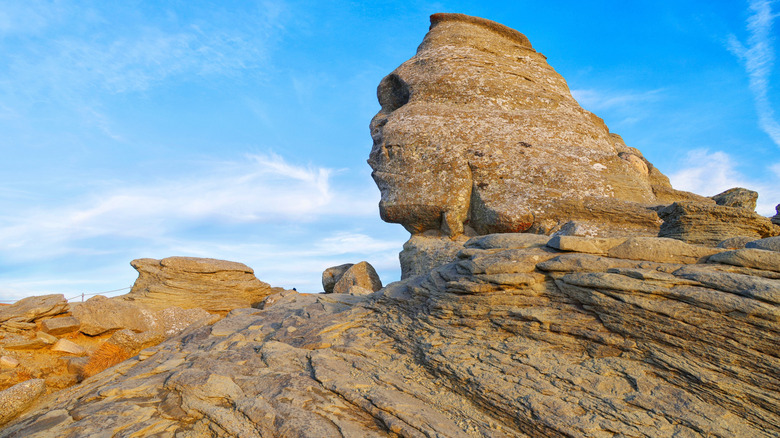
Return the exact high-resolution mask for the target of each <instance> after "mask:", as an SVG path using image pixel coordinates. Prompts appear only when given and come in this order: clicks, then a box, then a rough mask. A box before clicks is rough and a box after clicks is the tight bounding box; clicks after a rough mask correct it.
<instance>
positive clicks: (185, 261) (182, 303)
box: [123, 257, 281, 312]
mask: <svg viewBox="0 0 780 438" xmlns="http://www.w3.org/2000/svg"><path fill="white" fill-rule="evenodd" d="M130 264H131V265H132V266H133V267H134V268H135V269H136V270H137V271H138V279H137V280H136V281H135V284H134V285H133V289H132V290H131V291H130V293H128V294H127V295H124V296H123V298H124V299H125V300H128V301H134V302H137V303H143V304H144V305H145V306H147V307H149V308H153V309H164V308H168V307H171V306H177V307H181V308H183V309H190V308H200V309H204V310H206V311H209V312H229V311H230V310H233V309H238V308H242V307H252V306H253V305H255V304H258V303H260V302H261V301H263V299H264V298H265V297H267V296H268V295H271V294H273V293H277V292H279V291H280V290H281V289H274V288H272V287H271V286H270V285H268V283H264V282H262V281H260V280H258V279H257V278H256V277H255V275H254V271H253V270H252V268H250V267H248V266H246V265H244V264H243V263H237V262H229V261H225V260H216V259H206V258H195V257H168V258H165V259H162V260H155V259H138V260H133V261H132V262H131V263H130Z"/></svg>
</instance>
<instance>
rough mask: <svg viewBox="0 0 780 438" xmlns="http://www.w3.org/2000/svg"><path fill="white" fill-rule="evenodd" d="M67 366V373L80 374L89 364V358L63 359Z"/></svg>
mask: <svg viewBox="0 0 780 438" xmlns="http://www.w3.org/2000/svg"><path fill="white" fill-rule="evenodd" d="M63 360H65V362H67V364H68V372H69V373H71V374H77V375H78V374H81V373H82V372H83V371H84V366H86V365H87V363H88V362H89V357H84V356H82V357H67V358H63Z"/></svg>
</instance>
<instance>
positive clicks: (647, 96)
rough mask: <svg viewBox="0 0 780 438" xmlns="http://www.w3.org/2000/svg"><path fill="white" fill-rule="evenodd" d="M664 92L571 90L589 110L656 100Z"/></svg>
mask: <svg viewBox="0 0 780 438" xmlns="http://www.w3.org/2000/svg"><path fill="white" fill-rule="evenodd" d="M663 92H664V90H663V89H657V90H649V91H639V92H637V91H613V90H610V91H605V90H594V89H578V90H571V94H572V96H574V99H576V100H577V102H579V104H580V105H581V106H582V107H583V108H585V109H587V110H588V111H603V110H608V109H624V108H631V107H634V106H635V105H637V104H641V103H647V102H655V101H657V100H659V99H660V98H661V97H662V96H663Z"/></svg>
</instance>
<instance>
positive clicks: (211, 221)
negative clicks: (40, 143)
mask: <svg viewBox="0 0 780 438" xmlns="http://www.w3.org/2000/svg"><path fill="white" fill-rule="evenodd" d="M195 173H196V174H197V176H189V177H184V176H177V177H175V178H174V177H171V178H170V179H167V180H162V181H157V182H154V183H146V184H137V183H133V182H130V181H125V182H122V183H121V185H119V184H116V183H115V184H114V185H113V186H112V188H109V189H104V190H102V191H100V192H97V193H91V194H88V195H84V196H83V197H80V198H77V199H70V200H66V202H64V203H63V204H61V205H58V206H57V205H55V206H48V207H47V208H46V209H30V208H27V209H26V210H25V207H24V206H20V207H17V206H11V205H8V206H5V207H4V208H3V209H2V210H4V211H5V212H6V213H5V215H4V216H0V248H5V249H6V251H7V250H11V249H14V251H15V253H14V257H13V259H14V260H19V259H20V258H21V257H25V255H26V257H27V258H36V257H43V256H44V255H46V256H48V257H51V256H54V255H61V254H65V253H70V252H73V251H75V249H74V245H75V244H76V243H77V242H79V241H81V240H84V239H90V238H95V237H110V238H136V237H137V238H143V239H153V238H159V239H163V238H167V237H170V236H171V235H172V234H175V233H177V232H180V231H181V230H186V229H187V228H193V227H198V226H204V225H205V226H228V227H229V226H231V225H235V224H248V223H257V224H261V223H300V222H312V221H316V220H318V219H322V218H324V217H329V216H334V217H339V216H342V217H371V216H374V215H376V202H377V199H376V198H378V196H377V195H376V194H375V193H374V191H373V187H363V188H361V189H358V190H349V189H334V188H333V186H332V183H331V174H332V171H331V170H330V169H326V168H320V167H312V166H301V165H295V164H290V163H288V162H287V161H285V160H284V159H283V158H281V157H279V156H276V155H251V156H247V157H246V159H245V160H243V161H238V162H214V163H211V164H210V165H208V166H207V167H205V166H204V167H203V168H200V169H197V171H196V172H195ZM9 211H13V212H14V213H13V215H12V216H10V215H9V214H8V212H9ZM220 224H221V225H220ZM82 251H84V250H82ZM86 251H87V252H89V251H91V250H89V249H88V248H87V249H86ZM95 251H97V250H95ZM2 252H3V250H0V256H2Z"/></svg>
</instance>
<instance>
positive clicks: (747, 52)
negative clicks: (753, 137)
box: [728, 0, 780, 147]
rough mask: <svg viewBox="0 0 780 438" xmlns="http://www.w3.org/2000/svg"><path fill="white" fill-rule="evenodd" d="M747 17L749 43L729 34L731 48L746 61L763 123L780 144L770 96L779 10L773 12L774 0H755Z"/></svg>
mask: <svg viewBox="0 0 780 438" xmlns="http://www.w3.org/2000/svg"><path fill="white" fill-rule="evenodd" d="M750 12H751V15H750V17H749V18H748V21H747V30H748V33H749V35H748V39H747V44H743V43H742V42H740V41H739V40H738V39H737V37H736V36H734V35H729V40H728V48H729V50H730V51H731V52H732V53H733V54H734V55H736V56H737V58H739V60H740V61H741V62H742V64H743V66H744V68H745V71H746V72H747V74H748V77H749V79H750V91H751V92H752V93H753V100H754V101H755V106H756V111H757V112H758V118H759V126H760V127H761V129H762V130H763V131H764V132H766V134H767V135H769V137H770V138H771V139H772V141H773V142H774V143H775V144H776V145H777V146H779V147H780V123H778V121H777V120H776V118H775V112H774V109H773V107H772V103H771V101H770V99H769V89H770V80H769V78H770V74H771V72H772V67H773V64H774V60H775V53H774V48H773V43H774V38H773V37H772V22H773V21H774V19H775V18H777V17H778V14H775V13H773V12H772V1H770V0H752V1H751V2H750Z"/></svg>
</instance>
